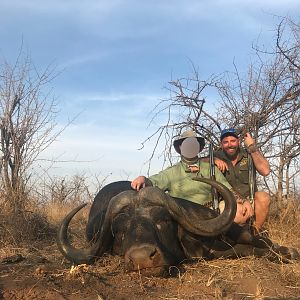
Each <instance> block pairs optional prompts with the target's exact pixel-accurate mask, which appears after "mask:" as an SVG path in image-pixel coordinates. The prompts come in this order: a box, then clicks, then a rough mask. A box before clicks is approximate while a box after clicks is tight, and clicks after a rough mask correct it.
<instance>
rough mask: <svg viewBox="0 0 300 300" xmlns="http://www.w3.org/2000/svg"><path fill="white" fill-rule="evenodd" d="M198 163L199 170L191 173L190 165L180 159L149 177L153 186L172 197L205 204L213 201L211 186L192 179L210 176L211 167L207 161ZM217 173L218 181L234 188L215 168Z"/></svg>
mask: <svg viewBox="0 0 300 300" xmlns="http://www.w3.org/2000/svg"><path fill="white" fill-rule="evenodd" d="M197 164H198V166H199V172H197V173H190V172H189V171H188V165H187V164H186V163H184V162H182V161H180V162H179V163H177V164H176V165H174V166H172V167H169V168H167V169H165V170H163V171H161V172H159V173H158V174H156V175H153V176H150V177H149V179H150V181H151V182H152V184H153V186H156V187H159V188H160V189H162V190H163V191H165V192H167V193H168V194H169V195H170V196H172V197H177V198H182V199H186V200H189V201H192V202H195V203H198V204H202V205H204V204H206V203H208V202H210V201H212V194H211V186H210V185H208V184H206V183H203V182H200V181H195V180H192V178H194V177H196V176H198V177H206V178H210V168H209V163H207V162H203V161H198V163H197ZM215 175H216V180H217V181H218V182H220V183H222V184H224V185H225V186H226V187H228V188H229V189H230V190H232V187H231V186H230V184H229V183H228V182H227V180H226V179H225V177H224V176H223V174H222V173H221V172H220V171H219V170H218V169H217V168H215Z"/></svg>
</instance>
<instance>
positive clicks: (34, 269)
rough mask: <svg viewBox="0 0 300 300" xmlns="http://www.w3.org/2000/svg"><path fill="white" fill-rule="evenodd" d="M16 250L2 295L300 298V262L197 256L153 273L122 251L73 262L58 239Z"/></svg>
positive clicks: (1, 279)
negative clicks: (129, 265)
mask: <svg viewBox="0 0 300 300" xmlns="http://www.w3.org/2000/svg"><path fill="white" fill-rule="evenodd" d="M14 252H15V254H14V255H11V256H8V257H2V258H1V259H0V299H24V300H25V299H26V300H27V299H37V300H40V299H55V300H60V299H91V300H93V299H95V300H100V299H300V263H291V264H281V263H273V262H270V261H268V260H267V259H265V258H253V257H247V258H243V259H236V260H229V259H227V260H225V259H218V260H213V261H204V260H195V261H193V262H186V263H184V264H183V265H182V266H180V267H178V268H177V267H174V268H175V271H176V272H175V274H176V275H174V276H173V277H148V276H146V275H143V274H140V273H138V272H136V273H126V272H125V271H124V263H123V259H122V258H120V257H109V256H108V257H104V258H102V259H100V260H99V261H98V262H97V263H96V264H95V265H92V266H86V265H81V266H77V267H76V268H71V267H72V266H71V265H70V263H68V262H67V261H65V260H64V259H63V258H62V256H61V254H60V253H59V251H58V250H57V247H56V244H55V242H48V244H46V243H44V244H40V245H39V246H36V247H35V246H32V247H29V248H20V249H14ZM173 271H174V270H173ZM173 273H174V272H173Z"/></svg>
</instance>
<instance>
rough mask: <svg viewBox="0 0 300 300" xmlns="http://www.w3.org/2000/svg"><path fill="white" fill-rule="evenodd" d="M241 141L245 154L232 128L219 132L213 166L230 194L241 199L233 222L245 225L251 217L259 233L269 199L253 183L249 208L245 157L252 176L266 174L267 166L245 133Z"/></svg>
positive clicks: (266, 212) (250, 138)
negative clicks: (228, 188) (232, 192)
mask: <svg viewBox="0 0 300 300" xmlns="http://www.w3.org/2000/svg"><path fill="white" fill-rule="evenodd" d="M243 138H244V139H243V142H244V145H245V147H246V150H244V149H243V148H242V147H241V138H239V136H238V134H237V132H236V130H235V129H234V128H229V129H224V130H222V132H221V136H220V140H221V149H220V150H219V151H217V152H215V154H214V155H215V164H216V166H217V167H218V169H219V170H220V171H221V172H222V173H223V174H224V176H225V178H226V179H227V181H228V182H229V183H230V185H231V186H232V187H233V189H234V191H235V192H236V193H237V194H238V195H240V196H241V199H239V200H238V208H237V215H236V219H235V222H236V223H238V224H246V223H247V222H248V221H249V219H250V218H251V217H252V216H253V215H255V228H256V230H257V231H258V232H260V231H261V230H262V226H263V224H264V222H265V220H266V218H267V215H268V212H269V206H270V196H269V194H268V193H266V192H264V191H258V190H257V186H256V183H254V189H255V194H254V203H253V204H252V205H251V203H250V201H249V196H250V189H249V165H248V155H251V158H252V161H253V165H254V172H255V171H257V172H258V173H259V174H260V175H262V176H267V175H268V174H269V173H270V165H269V162H268V161H267V159H266V158H265V157H264V156H263V154H262V153H261V152H260V150H259V149H258V147H257V146H256V144H255V141H254V139H253V138H252V137H251V135H250V133H246V135H245V136H244V137H243ZM242 199H243V200H242Z"/></svg>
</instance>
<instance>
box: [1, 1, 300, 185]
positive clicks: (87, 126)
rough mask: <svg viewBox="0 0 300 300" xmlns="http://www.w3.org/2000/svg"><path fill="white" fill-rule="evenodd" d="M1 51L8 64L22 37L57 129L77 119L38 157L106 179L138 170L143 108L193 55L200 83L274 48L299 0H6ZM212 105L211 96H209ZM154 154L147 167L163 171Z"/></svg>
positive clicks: (64, 171)
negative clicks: (47, 79) (46, 89)
mask: <svg viewBox="0 0 300 300" xmlns="http://www.w3.org/2000/svg"><path fill="white" fill-rule="evenodd" d="M0 13H1V17H0V41H1V43H0V57H1V58H5V59H7V60H11V61H13V60H14V59H15V58H16V57H17V54H18V51H19V49H20V46H21V43H22V40H23V49H24V50H26V51H27V52H28V53H30V55H31V58H32V60H33V62H34V64H35V65H37V66H38V67H40V68H41V69H43V68H45V67H46V66H47V65H49V64H53V65H55V66H56V68H57V70H59V71H62V72H61V74H60V75H59V76H58V77H57V78H56V79H55V80H54V81H53V82H52V86H53V88H54V94H55V95H56V97H57V99H58V102H59V107H60V114H59V116H58V121H59V124H60V126H63V125H64V124H66V123H67V121H68V120H69V119H73V118H74V117H75V116H77V117H76V118H75V120H74V121H73V123H72V124H71V125H70V126H69V127H68V128H67V129H66V130H65V131H64V132H63V134H62V135H61V136H60V137H59V138H58V140H57V141H56V142H55V143H54V144H53V145H52V146H51V147H50V148H49V149H48V150H47V151H46V152H45V153H44V154H43V156H44V157H48V158H51V157H53V158H58V159H59V160H64V161H73V162H68V163H56V164H55V165H54V168H53V169H52V170H51V172H52V174H57V175H69V174H87V175H89V174H91V175H92V174H98V175H99V176H106V175H108V174H110V173H112V175H111V176H110V177H109V181H112V180H118V179H132V178H134V177H136V176H137V175H139V174H144V173H145V172H146V170H147V166H146V165H145V164H144V163H145V161H146V160H147V158H149V155H150V152H151V150H152V146H151V143H149V144H148V145H147V147H146V148H145V149H144V150H143V151H139V150H138V148H140V144H141V142H142V141H143V140H144V139H145V138H147V137H148V136H149V134H150V133H151V132H152V131H153V130H154V129H155V126H154V127H152V128H150V129H149V128H148V124H149V122H150V116H149V112H150V111H151V109H152V108H153V107H154V106H155V104H157V103H158V102H159V100H160V99H162V98H165V97H166V96H167V92H166V90H165V89H164V87H165V86H166V85H167V83H168V81H169V80H170V79H171V78H178V77H183V76H187V75H188V74H189V73H190V72H191V64H190V61H192V62H193V64H194V65H195V66H196V67H197V68H198V70H199V73H200V75H201V77H202V78H203V79H205V78H208V77H209V76H210V75H211V74H218V73H221V72H224V71H230V70H232V69H233V61H235V63H236V64H237V65H238V66H239V68H241V69H243V68H245V67H246V66H247V64H248V63H249V62H250V60H251V55H252V54H253V50H252V49H251V45H252V44H253V43H256V42H257V41H258V42H259V43H260V44H261V45H266V46H268V45H271V44H272V42H273V34H274V29H275V25H276V24H277V23H278V22H279V18H278V16H291V17H293V18H298V20H299V15H300V14H299V13H300V3H299V1H297V0H265V1H256V0H253V1H250V0H243V1H240V0H218V1H217V0H207V1H201V0H198V1H197V0H190V1H189V0H185V1H183V0H173V1H167V0H165V1H163V0H160V1H156V0H153V1H144V0H126V1H125V0H123V1H121V0H119V1H118V0H103V1H101V0H99V1H92V0H87V1H82V0H81V1H77V0H72V1H71V0H69V1H67V0H65V1H61V0H52V1H39V0H35V1H34V0H26V1H23V0H7V1H5V0H2V1H0ZM208 100H209V101H211V102H212V103H213V102H214V99H208ZM160 166H161V165H160V161H159V159H156V158H155V161H154V164H153V168H152V170H151V171H152V172H157V171H158V170H159V169H160Z"/></svg>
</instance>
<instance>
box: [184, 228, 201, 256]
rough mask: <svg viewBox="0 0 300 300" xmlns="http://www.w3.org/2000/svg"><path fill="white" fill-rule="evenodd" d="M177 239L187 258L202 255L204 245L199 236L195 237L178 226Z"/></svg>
mask: <svg viewBox="0 0 300 300" xmlns="http://www.w3.org/2000/svg"><path fill="white" fill-rule="evenodd" d="M178 239H179V242H180V244H181V247H182V249H183V251H184V254H185V256H186V257H187V258H188V259H191V258H195V257H198V258H200V257H203V256H204V254H205V253H204V247H203V243H202V241H201V239H200V237H196V235H194V234H192V233H190V232H188V231H186V230H184V229H183V228H182V227H181V226H178Z"/></svg>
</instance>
